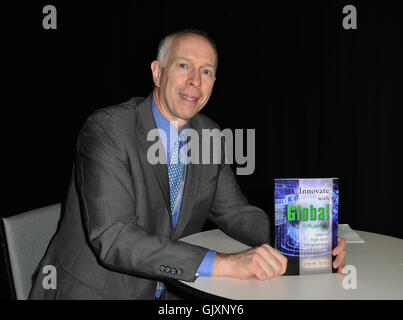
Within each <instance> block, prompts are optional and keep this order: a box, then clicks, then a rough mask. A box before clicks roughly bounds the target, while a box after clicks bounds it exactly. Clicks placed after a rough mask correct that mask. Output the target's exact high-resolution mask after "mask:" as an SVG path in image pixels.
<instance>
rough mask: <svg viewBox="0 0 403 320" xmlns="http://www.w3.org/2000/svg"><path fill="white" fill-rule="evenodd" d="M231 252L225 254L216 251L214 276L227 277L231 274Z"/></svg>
mask: <svg viewBox="0 0 403 320" xmlns="http://www.w3.org/2000/svg"><path fill="white" fill-rule="evenodd" d="M230 256H231V255H230V254H225V253H218V252H217V253H216V256H215V259H214V266H213V272H212V273H211V275H212V276H213V277H225V276H229V270H231V268H230Z"/></svg>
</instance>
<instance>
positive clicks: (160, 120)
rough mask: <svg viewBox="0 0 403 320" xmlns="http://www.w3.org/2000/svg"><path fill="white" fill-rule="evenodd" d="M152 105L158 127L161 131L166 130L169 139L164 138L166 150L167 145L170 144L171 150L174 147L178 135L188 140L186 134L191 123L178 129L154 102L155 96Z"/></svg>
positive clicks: (183, 139) (152, 98)
mask: <svg viewBox="0 0 403 320" xmlns="http://www.w3.org/2000/svg"><path fill="white" fill-rule="evenodd" d="M151 106H152V111H153V115H154V120H155V124H156V125H157V128H158V130H159V131H161V130H162V131H164V133H165V135H166V137H167V141H164V139H162V143H163V144H164V147H165V150H167V148H166V146H167V145H169V149H168V152H169V150H171V149H172V146H173V144H174V143H175V141H176V139H177V138H178V135H181V140H182V141H186V136H187V129H188V127H189V123H188V124H187V125H186V127H185V128H184V129H183V130H181V131H178V129H177V128H176V127H175V126H174V125H173V124H172V123H171V122H170V121H169V120H168V119H166V118H165V117H164V116H163V115H162V114H161V112H160V111H159V110H158V108H157V106H156V104H155V102H154V97H151Z"/></svg>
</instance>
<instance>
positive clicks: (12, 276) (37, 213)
mask: <svg viewBox="0 0 403 320" xmlns="http://www.w3.org/2000/svg"><path fill="white" fill-rule="evenodd" d="M60 211H61V205H60V203H57V204H54V205H51V206H47V207H44V208H40V209H36V210H32V211H28V212H25V213H21V214H18V215H15V216H11V217H8V218H2V219H1V228H0V230H1V232H0V233H1V244H2V247H3V251H4V257H5V260H6V267H7V274H8V279H9V284H10V289H11V295H12V298H13V299H17V300H26V299H27V298H28V295H29V292H30V290H31V287H32V275H33V273H34V271H35V269H36V267H37V266H38V265H39V263H40V261H41V259H42V257H43V256H44V254H45V251H46V249H47V247H48V245H49V242H50V240H51V239H52V237H53V235H54V234H55V233H56V230H57V226H58V222H59V219H60Z"/></svg>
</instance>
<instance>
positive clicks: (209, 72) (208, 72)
mask: <svg viewBox="0 0 403 320" xmlns="http://www.w3.org/2000/svg"><path fill="white" fill-rule="evenodd" d="M203 73H204V74H207V75H208V76H209V75H211V71H210V70H203Z"/></svg>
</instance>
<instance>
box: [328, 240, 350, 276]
mask: <svg viewBox="0 0 403 320" xmlns="http://www.w3.org/2000/svg"><path fill="white" fill-rule="evenodd" d="M337 239H338V243H337V247H335V248H334V249H333V251H332V254H333V255H334V256H336V259H334V261H333V268H335V269H337V273H338V274H343V268H344V261H345V259H346V254H347V253H346V251H344V249H345V248H346V241H345V240H344V239H342V238H340V237H338V238H337Z"/></svg>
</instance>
